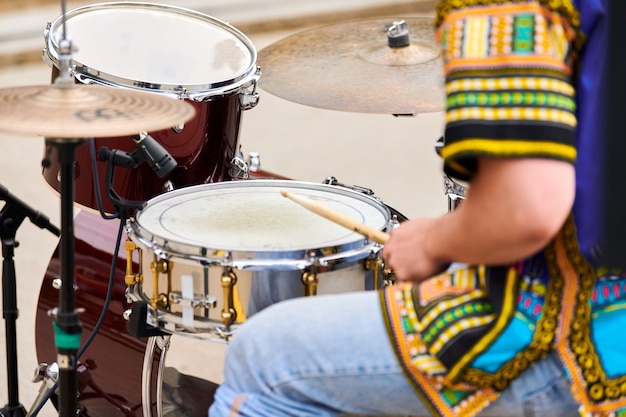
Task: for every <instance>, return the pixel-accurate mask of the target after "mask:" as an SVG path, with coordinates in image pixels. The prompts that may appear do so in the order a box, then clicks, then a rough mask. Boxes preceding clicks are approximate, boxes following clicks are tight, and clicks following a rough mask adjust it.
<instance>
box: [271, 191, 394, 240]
mask: <svg viewBox="0 0 626 417" xmlns="http://www.w3.org/2000/svg"><path fill="white" fill-rule="evenodd" d="M280 193H281V194H282V195H283V197H287V198H288V199H290V200H292V201H294V202H296V203H298V204H300V205H301V206H302V207H304V208H307V209H309V210H310V211H312V212H313V213H316V214H319V215H320V216H322V217H325V218H327V219H328V220H330V221H332V222H334V223H337V224H338V225H340V226H343V227H346V228H348V229H350V230H352V231H353V232H357V233H360V234H362V235H363V236H365V237H367V238H368V239H370V240H373V241H374V242H376V243H380V244H382V245H384V244H385V243H387V240H388V239H389V235H388V234H387V233H385V232H382V231H380V230H377V229H374V228H372V227H370V226H368V225H366V224H363V223H359V222H357V221H356V220H354V219H352V218H350V217H348V216H346V215H344V214H342V213H338V212H336V211H334V210H331V209H330V208H328V207H326V206H324V205H322V204H319V203H316V202H315V201H313V200H310V199H308V198H302V197H299V196H297V195H294V194H291V193H290V192H288V191H285V190H282V191H281V192H280Z"/></svg>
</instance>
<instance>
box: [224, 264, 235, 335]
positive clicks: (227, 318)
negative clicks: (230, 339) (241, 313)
mask: <svg viewBox="0 0 626 417" xmlns="http://www.w3.org/2000/svg"><path fill="white" fill-rule="evenodd" d="M220 282H221V284H222V289H223V291H224V308H223V309H222V314H221V319H222V323H224V324H225V325H227V326H230V325H231V324H233V323H234V322H235V320H237V310H236V309H235V297H234V295H233V293H234V289H235V284H236V283H237V275H235V273H234V272H233V270H232V268H224V272H223V273H222V278H221V279H220Z"/></svg>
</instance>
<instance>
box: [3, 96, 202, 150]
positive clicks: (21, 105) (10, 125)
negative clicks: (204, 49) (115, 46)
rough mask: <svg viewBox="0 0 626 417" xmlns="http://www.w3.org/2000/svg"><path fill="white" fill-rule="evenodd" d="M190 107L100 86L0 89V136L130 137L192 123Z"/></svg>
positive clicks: (191, 109)
mask: <svg viewBox="0 0 626 417" xmlns="http://www.w3.org/2000/svg"><path fill="white" fill-rule="evenodd" d="M194 114H195V110H194V109H193V107H192V106H191V105H190V104H188V103H186V102H184V101H183V100H177V99H174V98H172V97H167V96H163V95H159V94H156V93H148V92H143V91H134V90H127V89H120V88H114V87H106V86H99V85H86V84H74V85H72V86H70V87H59V86H56V85H35V86H22V87H10V88H3V89H0V131H4V132H7V133H17V134H25V135H39V136H47V137H51V138H55V139H76V138H90V137H102V136H116V135H127V134H128V135H130V134H137V133H138V132H140V131H142V130H145V131H154V130H161V129H165V128H169V127H172V126H176V125H178V124H181V123H183V122H185V121H187V120H189V119H191V118H192V117H193V116H194Z"/></svg>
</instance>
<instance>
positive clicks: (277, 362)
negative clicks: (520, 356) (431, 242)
mask: <svg viewBox="0 0 626 417" xmlns="http://www.w3.org/2000/svg"><path fill="white" fill-rule="evenodd" d="M577 408H578V406H577V404H576V403H575V402H574V400H573V399H572V397H571V394H570V392H569V387H568V383H567V380H566V378H565V375H564V374H563V370H562V367H561V365H560V363H559V361H558V358H557V357H556V355H555V354H551V355H549V356H548V357H547V358H545V359H543V360H541V361H540V362H538V363H537V364H536V365H535V366H533V367H532V368H530V369H528V370H527V371H526V372H525V373H524V374H522V375H521V376H520V377H519V378H518V379H517V380H516V381H514V382H513V383H512V384H511V386H510V387H509V388H508V389H507V390H506V391H505V392H503V393H502V395H501V397H500V398H499V399H498V400H497V401H495V402H494V403H493V404H492V405H490V406H489V407H488V408H486V409H485V410H484V411H483V412H482V413H481V414H480V416H481V417H487V416H494V417H495V416H497V417H508V416H528V417H530V416H533V417H538V416H541V417H551V416H554V417H557V416H558V417H569V416H571V417H575V416H576V417H577V416H578V415H579V414H578V412H577ZM233 409H235V410H237V412H234V411H232V410H233ZM344 414H356V415H373V416H385V415H394V416H397V415H404V416H406V415H412V416H428V415H430V414H429V412H428V409H427V408H426V407H425V406H424V405H423V403H422V402H421V401H420V399H419V397H418V396H417V394H416V393H415V392H414V391H413V389H412V388H411V386H410V385H409V384H408V382H407V379H406V377H405V376H404V373H403V371H402V369H401V367H400V365H399V364H398V361H397V359H396V355H395V353H394V351H393V348H392V346H391V344H390V342H389V339H388V336H387V331H386V329H385V324H384V321H383V318H382V313H381V307H380V302H379V299H378V293H377V292H375V291H364V292H357V293H345V294H338V295H326V296H316V297H307V298H297V299H293V300H288V301H284V302H281V303H278V304H276V305H273V306H271V307H269V308H267V309H266V310H264V311H263V312H261V313H259V314H257V315H255V316H253V317H251V318H250V319H249V320H248V321H247V322H246V323H244V325H242V326H241V327H240V328H239V330H238V331H237V333H236V334H235V336H234V337H233V341H232V342H231V344H230V346H229V347H228V351H227V356H226V364H225V382H224V384H222V385H221V386H220V388H219V389H218V390H217V393H216V397H215V402H214V403H213V405H212V406H211V408H210V410H209V417H226V416H241V417H261V416H263V417H287V416H291V417H308V416H311V417H312V416H315V417H322V416H339V415H344Z"/></svg>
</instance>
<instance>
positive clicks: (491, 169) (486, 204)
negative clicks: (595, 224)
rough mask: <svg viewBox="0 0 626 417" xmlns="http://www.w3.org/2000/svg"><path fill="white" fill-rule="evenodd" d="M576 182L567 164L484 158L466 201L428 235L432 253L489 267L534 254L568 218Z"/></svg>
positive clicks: (439, 258) (447, 258)
mask: <svg viewBox="0 0 626 417" xmlns="http://www.w3.org/2000/svg"><path fill="white" fill-rule="evenodd" d="M574 183H575V180H574V168H573V166H572V165H571V164H568V163H566V162H561V161H553V160H545V159H519V160H508V161H504V160H496V159H489V158H483V159H481V160H480V161H479V170H478V174H477V175H476V176H475V178H473V180H472V182H471V184H470V187H469V189H468V192H467V197H466V199H465V200H464V201H463V202H462V203H461V205H460V207H458V208H457V209H456V210H455V211H453V212H451V213H449V214H446V215H444V216H443V217H441V218H439V219H437V220H436V221H435V225H434V227H432V228H431V229H430V232H429V233H428V236H425V245H426V251H427V252H428V253H429V254H430V256H432V257H433V259H437V260H439V261H440V262H442V263H445V262H452V261H454V262H462V263H469V264H487V265H500V264H507V263H511V262H515V261H518V260H520V259H523V258H525V257H527V256H529V255H532V254H534V253H536V252H537V251H539V250H541V249H542V248H543V247H545V245H546V244H548V243H549V241H550V240H551V239H552V238H553V237H554V236H555V235H556V234H557V233H558V231H559V230H560V228H561V226H562V225H563V223H564V221H565V220H566V218H567V216H568V214H569V213H570V211H571V207H572V204H573V200H574V194H575V191H574V190H575V186H574Z"/></svg>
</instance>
